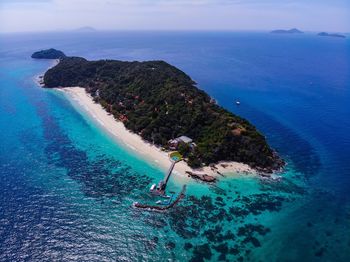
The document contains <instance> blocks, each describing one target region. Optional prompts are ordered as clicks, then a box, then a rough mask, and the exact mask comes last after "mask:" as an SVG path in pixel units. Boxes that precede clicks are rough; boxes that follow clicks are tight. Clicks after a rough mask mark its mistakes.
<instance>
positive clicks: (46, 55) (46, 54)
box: [32, 48, 66, 59]
mask: <svg viewBox="0 0 350 262" xmlns="http://www.w3.org/2000/svg"><path fill="white" fill-rule="evenodd" d="M64 57H66V55H65V54H64V53H63V52H62V51H59V50H56V49H54V48H50V49H46V50H41V51H38V52H35V53H33V54H32V58H36V59H61V58H64Z"/></svg>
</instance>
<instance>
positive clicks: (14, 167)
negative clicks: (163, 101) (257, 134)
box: [0, 32, 350, 262]
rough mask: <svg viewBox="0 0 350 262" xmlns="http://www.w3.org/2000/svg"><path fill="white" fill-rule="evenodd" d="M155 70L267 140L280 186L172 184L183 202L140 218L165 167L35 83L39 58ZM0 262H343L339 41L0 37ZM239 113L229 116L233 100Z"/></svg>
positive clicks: (345, 133) (348, 68)
mask: <svg viewBox="0 0 350 262" xmlns="http://www.w3.org/2000/svg"><path fill="white" fill-rule="evenodd" d="M50 47H53V48H57V49H60V50H63V51H64V52H65V53H66V54H67V55H69V56H82V57H85V58H88V59H107V58H108V59H119V60H128V61H133V60H165V61H167V62H169V63H171V64H173V65H175V66H177V67H178V68H180V69H181V70H183V71H184V72H186V73H187V74H188V75H190V76H191V77H192V78H193V79H194V80H195V81H196V82H197V84H198V87H199V88H201V89H203V90H205V91H206V92H207V93H209V94H210V95H211V96H212V97H213V98H215V99H216V100H217V101H218V103H219V104H220V105H222V106H223V107H225V108H226V109H228V110H230V111H231V112H233V113H235V114H238V115H240V116H242V117H244V118H246V119H248V120H249V121H250V122H251V123H253V124H254V125H256V126H257V128H258V129H259V130H260V131H261V132H262V133H263V134H264V135H265V136H266V137H267V139H268V141H269V143H270V144H271V146H272V147H273V148H275V149H276V150H277V151H278V152H279V154H280V155H281V156H282V157H283V158H284V159H285V160H286V161H287V163H288V165H287V166H286V169H285V171H284V172H283V173H282V174H280V175H281V177H282V178H281V179H279V180H269V179H261V178H257V177H254V176H250V175H245V174H226V175H225V176H224V177H222V178H220V181H219V182H218V183H217V184H216V185H207V184H203V183H199V182H196V181H191V180H186V179H185V180H184V179H181V178H179V177H178V176H176V175H173V176H172V177H171V180H170V185H169V190H170V191H175V192H178V191H179V190H180V189H181V187H182V185H183V184H184V183H185V184H187V191H186V197H185V198H184V199H183V200H182V201H181V202H180V203H179V204H178V205H177V206H176V207H174V208H173V209H171V210H168V211H166V212H162V213H157V212H142V211H139V210H136V209H134V208H133V207H132V203H133V202H135V201H139V202H143V201H151V199H150V196H149V195H148V190H149V187H150V186H151V184H153V183H156V182H158V181H159V180H160V179H162V178H163V176H164V170H161V169H160V168H158V167H157V165H156V164H155V163H152V162H150V161H147V160H145V159H143V158H142V157H140V156H138V155H136V154H135V153H134V152H133V150H130V149H128V148H126V147H124V146H123V145H121V144H119V143H118V142H116V141H115V140H114V139H113V138H112V137H111V135H110V134H108V133H106V132H105V131H104V130H103V129H102V128H101V127H99V125H98V124H96V122H95V121H94V119H92V118H91V117H89V116H88V115H87V114H86V113H85V112H84V110H80V109H79V106H77V105H76V104H75V103H74V101H71V100H69V99H67V97H66V96H65V95H64V94H63V93H62V92H59V91H56V90H47V89H42V88H40V87H38V86H37V85H36V84H35V82H34V77H35V76H37V75H39V74H42V73H43V72H45V71H46V70H47V68H48V67H49V66H51V65H52V61H50V60H33V59H31V58H30V55H31V54H32V53H33V52H34V51H37V50H40V49H45V48H50ZM0 79H1V81H0V95H1V96H0V128H1V129H0V130H1V147H0V166H1V169H0V189H1V190H0V261H264V262H265V261H350V135H349V134H350V105H349V103H350V40H349V37H348V38H346V39H338V38H331V37H329V38H326V37H318V36H316V35H314V34H311V33H310V34H303V35H273V34H269V33H264V32H255V33H253V32H249V33H248V32H90V33H77V32H74V33H59V32H56V33H40V34H39V33H35V34H34V33H32V34H29V33H28V34H24V33H22V34H2V35H0ZM237 100H239V101H240V102H241V105H240V106H237V105H236V104H235V101H237Z"/></svg>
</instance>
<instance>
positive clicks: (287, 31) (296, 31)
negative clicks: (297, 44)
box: [271, 28, 303, 34]
mask: <svg viewBox="0 0 350 262" xmlns="http://www.w3.org/2000/svg"><path fill="white" fill-rule="evenodd" d="M271 33H272V34H302V33H303V32H302V31H300V30H299V29H296V28H292V29H289V30H284V29H278V30H273V31H271Z"/></svg>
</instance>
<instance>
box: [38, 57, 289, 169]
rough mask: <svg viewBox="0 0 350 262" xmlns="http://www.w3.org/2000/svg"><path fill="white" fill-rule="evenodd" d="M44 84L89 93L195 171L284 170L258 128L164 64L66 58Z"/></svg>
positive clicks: (48, 72) (125, 122)
mask: <svg viewBox="0 0 350 262" xmlns="http://www.w3.org/2000/svg"><path fill="white" fill-rule="evenodd" d="M43 82H44V86H45V87H47V88H55V87H74V88H75V87H82V88H84V90H85V91H86V92H87V93H88V94H90V96H91V97H92V98H93V99H94V101H95V102H96V103H98V104H100V105H102V106H103V108H104V109H105V110H106V111H107V112H108V113H110V114H111V115H113V116H114V118H115V119H117V120H119V121H120V122H122V123H123V125H124V126H125V127H126V128H127V129H128V130H130V131H132V132H133V133H135V134H137V135H138V136H140V137H142V139H143V140H145V141H147V142H148V143H150V144H152V145H155V146H157V147H161V148H163V150H165V151H168V152H170V151H173V150H178V152H179V153H180V154H181V156H182V157H183V159H184V160H185V161H186V162H187V164H188V165H189V166H190V167H191V168H201V167H203V166H209V165H212V164H216V163H218V162H221V161H234V162H240V163H244V164H246V165H249V167H251V168H254V169H255V170H259V171H262V172H267V173H271V172H273V171H276V170H279V169H280V168H281V167H282V166H283V165H284V161H283V160H281V158H280V157H279V156H278V155H277V154H276V152H275V151H274V150H272V149H271V147H270V146H269V145H268V144H267V142H266V139H265V137H264V136H263V135H262V134H261V133H260V132H259V131H258V130H257V129H256V128H255V127H254V126H253V125H252V124H250V123H249V122H248V121H247V120H245V119H243V118H241V117H239V116H236V115H234V114H232V113H231V112H229V111H227V110H226V109H224V108H222V107H220V106H219V105H217V104H216V103H215V100H213V99H212V98H211V97H210V96H209V95H208V94H206V93H205V92H204V91H202V90H200V89H198V87H197V86H196V83H195V82H194V81H193V80H192V79H191V78H190V77H189V76H188V75H186V74H185V73H184V72H182V71H181V70H179V69H178V68H176V67H174V66H172V65H170V64H168V63H166V62H164V61H146V62H124V61H117V60H99V61H88V60H86V59H84V58H81V57H66V56H63V57H61V58H60V62H59V63H58V64H57V65H56V66H54V67H53V68H51V69H49V70H48V71H47V72H46V73H45V75H44V77H43Z"/></svg>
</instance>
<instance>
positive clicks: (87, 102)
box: [60, 87, 255, 176]
mask: <svg viewBox="0 0 350 262" xmlns="http://www.w3.org/2000/svg"><path fill="white" fill-rule="evenodd" d="M60 90H63V91H64V92H65V93H66V95H68V96H69V98H71V99H73V100H75V101H76V102H78V104H79V105H81V106H82V108H83V109H84V110H85V111H86V112H87V113H88V114H89V115H90V116H91V117H93V118H94V119H95V120H96V122H97V123H99V124H100V125H101V126H102V127H103V128H104V129H105V130H106V131H107V132H109V133H110V134H112V136H113V137H115V138H116V139H117V140H118V142H119V143H121V144H124V145H125V146H127V147H128V148H130V149H132V150H133V151H135V153H136V154H138V155H139V156H141V157H142V158H145V159H146V160H149V161H151V162H153V163H155V164H156V165H158V166H159V167H160V168H161V169H162V170H167V169H168V168H169V166H170V165H171V161H170V159H169V157H168V153H167V152H165V151H162V150H161V149H160V148H159V147H156V146H154V145H152V144H150V143H148V142H146V141H144V140H143V139H142V138H141V137H140V136H139V135H137V134H134V133H132V132H130V131H129V130H127V129H126V128H125V126H124V124H123V123H122V122H120V121H117V120H116V119H115V118H114V117H113V116H112V115H111V114H108V113H107V112H106V111H105V110H104V109H103V107H102V106H101V105H100V104H97V103H95V102H94V101H93V99H92V97H91V96H90V95H89V94H88V93H87V92H86V91H85V89H84V88H81V87H65V88H60ZM186 171H189V172H194V173H202V174H207V175H212V176H220V174H225V173H236V174H237V173H250V174H252V173H255V170H253V169H252V168H250V167H249V166H248V165H246V164H242V163H238V162H220V163H218V164H217V165H215V166H214V167H209V166H207V167H204V168H201V169H195V170H194V169H192V168H190V167H189V166H188V165H187V164H186V162H184V161H180V162H178V163H177V164H176V165H175V168H174V173H176V174H178V175H181V176H187V174H186Z"/></svg>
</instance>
